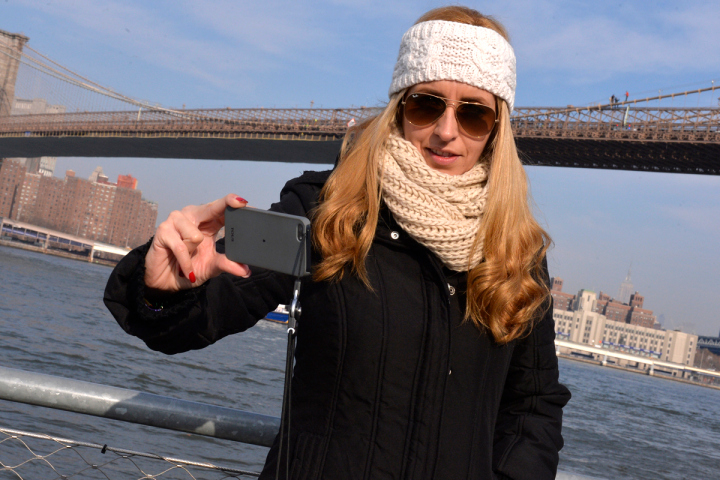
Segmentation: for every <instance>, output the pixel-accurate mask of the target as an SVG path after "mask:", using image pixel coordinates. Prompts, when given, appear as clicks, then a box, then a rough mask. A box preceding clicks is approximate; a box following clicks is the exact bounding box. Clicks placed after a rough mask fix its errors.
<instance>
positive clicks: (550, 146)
mask: <svg viewBox="0 0 720 480" xmlns="http://www.w3.org/2000/svg"><path fill="white" fill-rule="evenodd" d="M716 90H720V88H718V86H716V85H715V84H714V83H713V84H712V85H711V86H709V87H706V88H701V89H697V90H693V91H685V92H680V93H673V94H666V95H658V96H654V97H649V98H643V99H633V100H632V101H618V100H614V99H613V101H612V102H611V103H605V104H597V105H591V106H583V107H574V106H567V107H518V108H516V109H515V110H514V111H513V113H512V117H511V124H512V128H513V132H514V134H515V138H516V142H517V146H518V150H519V151H520V155H521V158H522V160H523V162H524V163H525V164H526V165H544V166H555V167H579V168H600V169H616V170H635V171H653V172H670V173H693V174H706V175H720V108H718V107H717V103H715V105H711V106H709V107H707V106H705V107H700V106H699V103H700V102H699V101H698V102H697V103H698V106H696V107H689V106H686V105H687V103H688V98H691V99H692V98H697V97H699V96H700V95H703V94H705V95H710V97H711V99H714V98H716V97H713V95H715V94H716ZM676 103H677V104H680V103H683V105H684V106H673V105H675V104H676ZM689 103H694V102H693V101H692V100H690V102H689ZM663 104H670V106H660V105H663ZM379 111H380V108H379V107H374V108H366V107H354V108H335V109H322V108H309V109H308V108H306V109H301V108H292V109H289V108H288V109H284V108H223V109H192V110H190V109H173V108H165V107H162V106H159V105H154V104H151V103H149V102H142V101H138V100H135V99H133V98H131V97H128V96H125V95H122V94H120V93H117V92H115V91H113V90H111V89H109V88H106V87H103V86H101V85H99V84H96V83H94V82H92V81H91V80H88V79H86V78H84V77H82V76H80V75H78V74H76V73H74V72H72V71H71V70H69V69H67V68H65V67H63V66H62V65H59V64H57V63H56V62H54V61H53V60H51V59H49V58H47V57H45V56H44V55H42V54H41V53H40V52H37V51H35V50H33V49H32V48H30V47H29V46H28V45H27V38H26V37H23V36H22V35H16V34H10V33H7V32H2V31H0V157H41V156H55V157H67V156H74V157H152V158H193V159H227V160H260V161H279V162H301V163H333V162H334V160H335V157H336V155H337V152H338V151H339V146H340V143H341V142H342V139H343V137H344V136H345V134H346V133H347V132H348V129H350V128H352V126H353V125H356V124H358V123H360V122H362V121H363V120H365V119H367V118H370V117H372V116H373V115H376V114H377V113H378V112H379Z"/></svg>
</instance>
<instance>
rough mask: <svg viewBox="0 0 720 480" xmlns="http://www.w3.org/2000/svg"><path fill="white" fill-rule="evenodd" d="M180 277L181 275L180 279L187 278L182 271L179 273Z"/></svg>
mask: <svg viewBox="0 0 720 480" xmlns="http://www.w3.org/2000/svg"><path fill="white" fill-rule="evenodd" d="M178 275H180V278H185V274H184V273H182V270H180V271H179V272H178Z"/></svg>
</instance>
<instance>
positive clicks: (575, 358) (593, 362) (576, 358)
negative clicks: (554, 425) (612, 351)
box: [557, 353, 720, 390]
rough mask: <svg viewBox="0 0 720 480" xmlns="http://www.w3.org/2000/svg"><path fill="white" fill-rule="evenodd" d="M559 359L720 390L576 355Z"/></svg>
mask: <svg viewBox="0 0 720 480" xmlns="http://www.w3.org/2000/svg"><path fill="white" fill-rule="evenodd" d="M557 357H558V358H563V359H565V360H572V361H574V362H581V363H588V364H590V365H595V366H597V367H602V368H614V369H616V370H623V371H626V372H630V373H636V374H639V375H645V376H646V377H653V378H661V379H663V380H672V381H674V382H680V383H687V384H688V385H697V386H698V387H705V388H712V389H715V390H720V385H710V384H707V383H700V382H694V381H692V380H687V379H685V378H678V377H672V376H670V375H664V374H661V373H660V374H659V373H655V374H654V375H648V373H647V371H646V370H639V369H637V368H628V367H622V366H620V365H612V364H609V363H608V364H607V365H603V364H602V362H601V361H599V360H591V359H589V358H580V357H578V356H575V355H567V354H565V353H560V354H558V356H557Z"/></svg>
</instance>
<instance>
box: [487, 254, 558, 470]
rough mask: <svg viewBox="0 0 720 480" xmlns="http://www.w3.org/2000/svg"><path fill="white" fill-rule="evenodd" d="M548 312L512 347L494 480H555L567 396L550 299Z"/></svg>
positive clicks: (499, 422) (496, 443) (495, 451)
mask: <svg viewBox="0 0 720 480" xmlns="http://www.w3.org/2000/svg"><path fill="white" fill-rule="evenodd" d="M544 266H545V272H547V265H546V264H545V265H544ZM545 280H546V281H548V282H549V280H548V279H547V278H546V279H545ZM548 307H549V308H547V311H546V312H545V313H544V315H543V316H542V318H541V319H540V321H538V322H537V323H536V324H535V326H534V328H533V329H532V331H531V333H530V334H529V335H527V336H526V337H524V338H523V339H521V340H520V341H519V342H518V344H517V345H515V347H514V350H513V355H512V358H511V360H510V366H509V370H508V374H507V378H506V380H505V388H504V391H503V396H502V400H501V404H500V411H499V414H498V418H497V422H496V424H495V438H494V448H493V469H494V470H495V472H496V475H497V478H498V480H505V479H512V480H546V479H547V480H554V478H555V474H556V472H557V465H558V452H559V451H560V449H561V448H562V447H563V438H562V434H561V428H562V408H563V407H564V406H565V404H566V403H567V402H568V401H569V400H570V391H569V390H568V389H567V388H565V386H563V385H561V384H560V382H559V381H558V361H557V356H556V354H555V326H554V322H553V316H552V299H550V301H549V303H548Z"/></svg>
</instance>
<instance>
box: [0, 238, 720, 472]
mask: <svg viewBox="0 0 720 480" xmlns="http://www.w3.org/2000/svg"><path fill="white" fill-rule="evenodd" d="M109 274H110V269H109V268H107V267H102V266H98V265H91V264H86V263H83V262H79V261H73V260H68V259H63V258H57V257H51V256H47V255H41V254H37V253H33V252H26V251H23V250H16V249H12V248H7V247H0V279H1V281H2V286H1V287H0V352H1V353H0V364H2V365H3V366H5V367H11V368H18V369H23V370H30V371H34V372H39V373H46V374H51V375H59V376H65V377H70V378H74V379H78V380H85V381H90V382H96V383H102V384H106V385H112V386H117V387H123V388H130V389H133V390H142V391H145V392H149V393H155V394H159V395H168V396H173V397H177V398H182V399H186V400H192V401H198V402H205V403H211V404H215V405H220V406H225V407H231V408H238V409H242V410H248V411H253V412H257V413H264V414H268V415H275V416H279V414H280V400H281V398H280V395H281V392H282V382H283V364H284V353H285V331H284V328H283V327H282V326H279V325H276V324H272V323H268V322H260V323H259V324H258V325H257V326H256V327H254V328H252V329H251V330H249V331H248V332H245V333H244V334H242V335H235V336H233V337H230V338H226V339H223V340H221V341H220V342H218V343H217V344H215V345H213V346H211V347H209V348H206V349H204V350H200V351H194V352H188V353H184V354H180V355H174V356H165V355H162V354H160V353H156V352H152V351H150V350H149V349H147V348H146V347H145V345H144V344H143V343H142V342H141V341H139V340H137V339H136V338H134V337H131V336H129V335H125V334H124V333H123V332H122V331H121V330H120V329H119V327H118V326H117V324H116V323H115V321H114V320H113V319H112V317H111V316H110V314H109V313H108V312H107V311H106V310H105V308H104V305H103V304H102V301H101V298H102V291H103V288H104V286H105V281H106V279H107V277H108V275H109ZM560 367H561V377H562V381H563V383H564V384H565V385H567V386H568V387H569V388H570V390H571V391H572V393H573V399H572V401H571V403H570V404H569V405H568V406H567V407H566V409H565V417H564V436H565V448H564V449H563V451H562V452H561V465H560V470H561V471H563V472H565V473H568V474H581V475H587V476H591V477H593V478H599V479H607V480H615V479H650V478H652V479H668V480H677V479H685V478H687V479H718V478H720V415H719V412H720V391H718V390H713V389H708V388H703V387H698V386H694V385H687V384H683V383H678V382H673V381H668V380H662V379H658V378H651V377H647V376H643V375H638V374H634V373H629V372H624V371H619V370H612V369H605V368H601V367H597V366H594V365H586V364H583V363H577V362H572V361H567V360H561V363H560ZM0 426H2V427H6V428H13V429H18V430H27V431H33V432H42V433H47V434H50V435H54V436H59V437H65V438H70V439H74V440H82V441H85V442H91V443H97V444H101V445H102V444H108V445H111V446H114V447H119V448H127V449H133V450H138V451H145V452H152V453H157V454H160V455H167V456H173V457H178V458H185V459H192V460H201V461H206V462H213V463H217V464H221V465H226V466H231V467H236V468H245V469H250V470H254V471H259V470H260V469H261V468H262V464H263V462H264V458H265V455H266V453H267V449H266V448H263V447H254V446H248V445H244V444H238V443H234V442H229V441H223V440H215V439H211V438H205V437H200V436H195V435H188V434H183V433H177V432H169V431H165V430H160V429H155V428H151V427H144V426H140V425H133V424H128V423H124V422H118V421H113V420H106V419H102V418H95V417H88V416H84V415H78V414H73V413H69V412H62V411H57V410H52V409H47V408H42V407H33V406H28V405H22V404H16V403H12V402H5V401H0ZM3 447H4V446H3V444H1V443H0V462H2V461H3ZM0 478H5V477H3V476H2V474H1V473H0ZM7 478H16V477H14V476H13V477H7Z"/></svg>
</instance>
